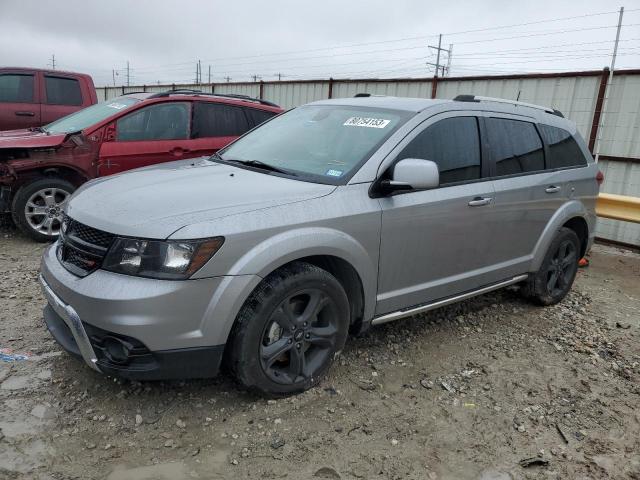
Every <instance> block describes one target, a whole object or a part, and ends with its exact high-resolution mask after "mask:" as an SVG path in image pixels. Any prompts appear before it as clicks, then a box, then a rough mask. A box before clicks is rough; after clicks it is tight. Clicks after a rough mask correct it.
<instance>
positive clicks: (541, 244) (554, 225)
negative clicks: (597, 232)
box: [530, 200, 589, 272]
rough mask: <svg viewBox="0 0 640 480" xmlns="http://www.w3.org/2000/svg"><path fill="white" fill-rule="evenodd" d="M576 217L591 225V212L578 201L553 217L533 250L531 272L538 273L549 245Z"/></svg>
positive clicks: (564, 206)
mask: <svg viewBox="0 0 640 480" xmlns="http://www.w3.org/2000/svg"><path fill="white" fill-rule="evenodd" d="M575 217H580V218H583V219H584V221H585V222H586V223H587V228H588V225H589V220H588V217H589V212H587V210H586V208H585V206H584V205H583V204H582V203H581V202H579V201H577V200H571V201H569V202H567V203H565V204H564V205H563V206H562V207H560V208H559V209H558V210H557V211H556V213H554V215H553V216H552V217H551V219H550V220H549V222H548V223H547V225H546V227H545V228H544V230H543V232H542V235H540V238H539V239H538V242H537V243H536V246H535V247H534V249H533V261H532V262H531V269H530V271H531V272H537V271H538V270H539V269H540V265H542V261H543V260H544V256H545V255H546V254H547V250H548V249H549V245H551V242H552V241H553V238H554V237H555V235H556V233H557V231H558V230H559V229H560V228H561V227H562V226H563V225H564V224H565V223H567V222H568V221H569V220H571V219H572V218H575Z"/></svg>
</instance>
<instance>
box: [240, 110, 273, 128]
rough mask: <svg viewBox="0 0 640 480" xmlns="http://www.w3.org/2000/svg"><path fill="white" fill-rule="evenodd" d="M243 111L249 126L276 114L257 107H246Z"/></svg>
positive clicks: (258, 123) (253, 125)
mask: <svg viewBox="0 0 640 480" xmlns="http://www.w3.org/2000/svg"><path fill="white" fill-rule="evenodd" d="M245 113H246V114H247V116H248V117H249V124H250V125H251V128H253V127H256V126H258V125H260V124H261V123H263V122H266V121H267V120H269V119H270V118H271V117H273V116H275V115H277V114H276V113H274V112H267V111H266V110H258V109H257V108H247V109H245Z"/></svg>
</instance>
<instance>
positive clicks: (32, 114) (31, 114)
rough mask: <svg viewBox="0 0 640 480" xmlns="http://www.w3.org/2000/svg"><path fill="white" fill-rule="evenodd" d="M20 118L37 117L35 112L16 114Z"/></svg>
mask: <svg viewBox="0 0 640 480" xmlns="http://www.w3.org/2000/svg"><path fill="white" fill-rule="evenodd" d="M15 113H16V115H17V116H18V117H35V115H36V114H35V113H34V112H15Z"/></svg>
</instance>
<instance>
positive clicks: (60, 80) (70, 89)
mask: <svg viewBox="0 0 640 480" xmlns="http://www.w3.org/2000/svg"><path fill="white" fill-rule="evenodd" d="M44 87H45V90H46V92H47V103H48V104H49V105H82V93H81V92H80V82H79V81H78V80H76V79H75V78H64V77H50V76H48V75H46V76H45V77H44Z"/></svg>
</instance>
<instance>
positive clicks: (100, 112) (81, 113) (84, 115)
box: [43, 97, 140, 133]
mask: <svg viewBox="0 0 640 480" xmlns="http://www.w3.org/2000/svg"><path fill="white" fill-rule="evenodd" d="M139 101H140V100H139V99H137V98H132V97H118V98H114V99H111V100H107V101H106V102H102V103H96V104H95V105H91V106H90V107H87V108H83V109H82V110H78V111H77V112H74V113H72V114H71V115H67V116H66V117H62V118H60V119H58V120H56V121H55V122H51V123H50V124H49V125H45V126H44V127H43V130H44V131H45V132H49V133H72V132H78V131H80V130H84V129H85V128H87V127H90V126H91V125H95V124H96V123H98V122H101V121H102V120H104V119H106V118H109V117H110V116H111V115H114V114H116V113H118V112H119V111H121V110H124V109H125V108H127V107H130V106H131V105H133V104H134V103H138V102H139Z"/></svg>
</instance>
